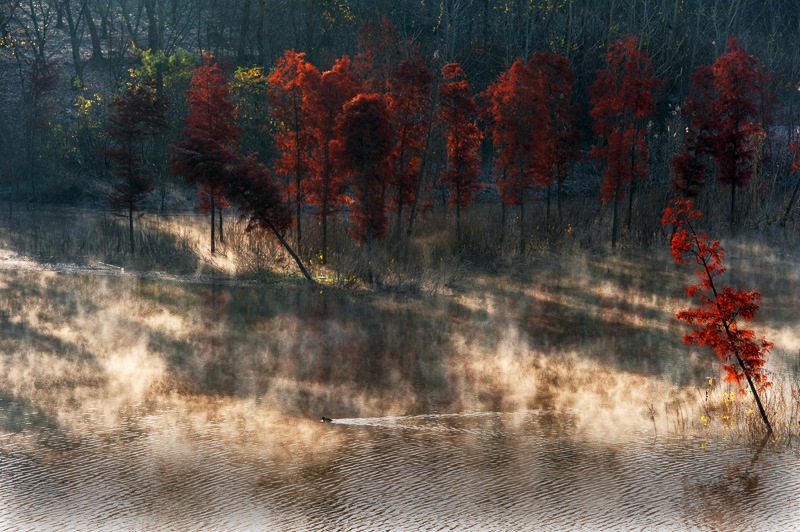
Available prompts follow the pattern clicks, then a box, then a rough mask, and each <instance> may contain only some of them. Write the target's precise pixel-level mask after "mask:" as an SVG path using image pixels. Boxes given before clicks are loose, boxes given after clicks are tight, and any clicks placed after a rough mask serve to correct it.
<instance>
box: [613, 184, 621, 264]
mask: <svg viewBox="0 0 800 532" xmlns="http://www.w3.org/2000/svg"><path fill="white" fill-rule="evenodd" d="M619 184H620V178H619V176H617V181H616V183H615V186H614V216H613V218H612V222H611V249H615V248H616V247H617V211H618V205H619Z"/></svg>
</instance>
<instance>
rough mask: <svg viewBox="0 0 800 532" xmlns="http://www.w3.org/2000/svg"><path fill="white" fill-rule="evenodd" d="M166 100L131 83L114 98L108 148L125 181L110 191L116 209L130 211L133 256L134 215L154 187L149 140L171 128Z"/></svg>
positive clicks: (115, 169) (114, 169) (117, 172)
mask: <svg viewBox="0 0 800 532" xmlns="http://www.w3.org/2000/svg"><path fill="white" fill-rule="evenodd" d="M164 111H165V106H164V102H163V101H162V100H161V99H159V98H158V96H157V93H156V89H155V87H153V86H149V85H139V84H135V85H131V86H129V87H128V88H127V89H126V90H125V92H123V93H122V94H120V95H119V96H117V97H116V98H114V100H113V101H112V102H111V109H110V113H109V115H108V124H109V127H108V134H109V136H110V137H111V139H112V141H113V145H112V146H109V147H108V148H106V150H105V154H106V156H107V157H108V158H109V159H110V161H111V167H112V173H113V174H114V176H116V177H117V178H119V179H120V180H121V182H120V183H119V184H117V185H116V186H115V187H114V190H113V191H112V192H111V194H109V196H108V201H109V203H110V204H111V206H112V207H113V208H114V209H118V210H123V209H124V210H126V211H127V212H128V232H129V236H130V250H131V255H133V254H134V252H135V246H134V237H133V235H134V232H133V214H134V212H137V211H138V210H139V208H140V203H141V201H142V199H144V197H145V196H147V195H148V194H149V193H150V192H151V191H152V190H153V180H152V178H151V177H150V175H149V171H148V169H147V166H146V165H145V154H144V149H145V141H146V140H147V139H148V138H149V137H152V136H154V135H155V134H156V133H158V132H159V131H161V130H163V129H165V128H166V127H167V120H166V118H165V114H164Z"/></svg>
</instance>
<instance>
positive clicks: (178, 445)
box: [0, 255, 800, 530]
mask: <svg viewBox="0 0 800 532" xmlns="http://www.w3.org/2000/svg"><path fill="white" fill-rule="evenodd" d="M765 260H766V259H765ZM732 262H733V264H734V265H735V266H738V268H736V271H737V272H739V273H737V275H738V277H736V278H734V281H735V280H739V281H743V283H748V284H749V286H756V287H758V288H759V289H760V290H761V291H762V292H763V293H764V300H763V301H762V307H763V308H762V314H761V315H760V320H759V322H758V323H757V324H755V327H756V328H757V329H758V330H759V332H760V333H763V334H766V335H767V336H769V337H770V338H771V339H773V340H774V341H775V343H776V349H775V355H774V358H773V361H772V367H773V369H774V370H775V372H776V376H777V377H778V378H780V379H781V382H782V383H784V384H786V385H787V386H788V385H789V384H790V383H792V382H794V383H796V382H797V381H798V377H797V353H798V349H799V348H800V337H799V335H800V330H798V327H799V323H800V297H798V296H800V293H799V292H800V286H798V283H797V281H798V272H797V269H796V267H795V262H794V260H790V259H770V260H769V261H767V262H764V263H755V262H754V261H753V260H751V259H747V258H746V257H745V258H742V259H741V260H738V261H737V260H736V259H732ZM733 269H734V266H733V265H732V270H733ZM689 275H690V274H689ZM686 280H687V272H686V271H685V270H683V269H677V268H675V267H674V265H671V264H670V263H669V260H668V257H659V258H658V259H653V260H651V259H648V260H646V261H644V260H641V259H640V258H636V257H634V258H630V259H623V258H616V259H612V258H608V257H600V256H598V257H594V256H590V255H582V256H576V257H574V258H571V259H570V260H569V261H565V262H558V261H555V260H553V261H550V262H548V261H542V263H541V264H537V265H536V266H535V267H534V268H532V269H531V272H530V273H529V274H525V275H518V276H515V277H511V278H499V277H497V278H494V277H477V278H474V279H470V280H469V281H468V282H466V281H465V287H462V288H461V289H457V290H455V291H454V292H453V293H451V294H438V295H421V296H409V295H393V294H390V293H386V294H383V293H379V294H370V293H357V292H339V291H335V290H326V291H320V290H312V289H308V288H305V287H299V286H298V287H294V286H260V285H258V284H247V283H242V284H234V283H227V284H226V283H221V284H214V283H208V282H206V283H200V282H191V279H180V278H175V279H168V278H158V277H156V278H143V277H141V276H135V275H129V274H127V273H123V272H114V271H105V270H98V271H92V272H87V271H81V270H80V269H76V270H74V271H73V270H71V269H70V268H64V267H52V268H50V267H38V266H34V267H24V268H19V267H5V268H3V267H1V266H0V288H2V291H3V299H2V301H1V302H0V305H1V306H0V330H2V338H0V530H17V529H25V530H30V529H42V530H53V529H55V530H58V529H61V530H76V529H78V530H89V529H91V530H95V529H114V530H118V529H123V530H125V529H136V530H150V529H170V530H198V529H213V530H241V529H280V530H295V529H297V530H306V529H311V530H416V529H474V530H486V529H496V530H564V529H639V530H642V529H648V530H649V529H659V530H684V529H698V528H699V529H714V530H740V529H741V530H783V529H797V528H798V527H800V505H798V501H800V455H799V454H798V450H797V445H796V443H790V444H789V445H785V444H784V445H780V446H771V445H767V446H765V447H764V448H759V447H758V445H755V444H753V443H752V442H750V441H747V440H746V438H740V439H735V438H732V437H730V434H725V433H724V432H722V433H720V432H711V431H708V430H704V428H703V425H702V422H701V415H702V413H703V410H702V402H703V396H704V393H705V392H706V391H707V390H708V389H709V387H708V379H709V378H713V379H715V381H716V376H717V375H716V371H717V366H716V364H715V363H714V360H713V358H711V356H710V355H709V354H708V353H705V352H703V351H699V350H696V349H693V348H691V347H689V346H684V345H682V344H681V334H682V332H683V331H684V329H683V327H682V326H681V325H680V324H679V323H677V322H676V321H675V320H674V318H673V314H674V311H675V310H676V309H677V308H678V307H679V306H680V305H682V304H685V303H686V299H685V296H684V295H683V294H682V293H681V286H682V285H683V284H685V282H686ZM714 386H719V385H718V384H715V385H714ZM773 393H778V392H777V391H775V392H773ZM736 400H738V401H749V398H747V397H741V398H737V399H736ZM321 416H328V417H331V418H333V422H332V423H321V422H320V421H319V420H320V417H321ZM792 422H794V423H797V420H793V421H792ZM796 432H797V431H796V430H795V433H796Z"/></svg>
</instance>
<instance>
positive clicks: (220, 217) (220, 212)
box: [217, 206, 225, 244]
mask: <svg viewBox="0 0 800 532" xmlns="http://www.w3.org/2000/svg"><path fill="white" fill-rule="evenodd" d="M222 210H223V209H222V207H221V206H220V207H219V208H218V209H217V211H218V212H219V241H220V242H221V243H222V244H224V243H225V233H224V232H223V231H222Z"/></svg>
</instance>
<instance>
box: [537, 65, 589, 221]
mask: <svg viewBox="0 0 800 532" xmlns="http://www.w3.org/2000/svg"><path fill="white" fill-rule="evenodd" d="M528 68H529V69H530V70H531V71H532V74H533V77H534V79H535V80H536V83H535V85H534V87H535V89H536V90H537V91H538V93H539V95H538V97H537V98H535V100H536V102H537V103H538V104H539V106H540V112H539V127H538V129H537V135H536V137H537V141H536V143H535V144H534V146H533V148H534V152H535V157H536V168H537V170H536V176H537V177H536V182H537V183H539V184H540V185H541V186H543V187H546V188H547V221H548V224H549V221H550V191H551V190H552V187H553V185H554V184H555V185H556V187H557V188H556V201H557V205H558V218H559V220H561V195H562V194H561V192H562V191H561V188H562V185H563V183H564V179H566V177H567V171H568V170H569V166H570V165H571V164H572V163H574V162H575V161H577V160H578V157H579V150H578V148H579V145H578V140H579V138H580V133H579V131H578V129H577V128H576V125H575V122H576V120H577V106H576V105H575V103H574V102H573V101H572V93H573V90H574V86H575V73H574V72H573V70H572V67H571V66H570V62H569V59H568V58H567V57H565V56H563V55H559V54H554V53H552V52H534V53H533V55H532V56H531V59H530V60H529V61H528Z"/></svg>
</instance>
